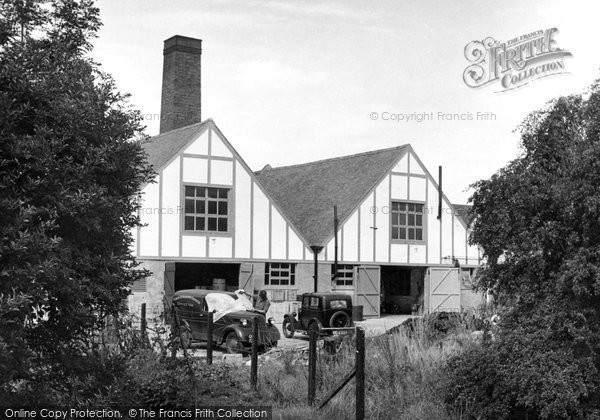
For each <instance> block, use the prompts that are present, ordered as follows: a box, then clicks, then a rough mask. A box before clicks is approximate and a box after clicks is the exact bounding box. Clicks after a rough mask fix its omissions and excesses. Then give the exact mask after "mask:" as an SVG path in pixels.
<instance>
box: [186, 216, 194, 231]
mask: <svg viewBox="0 0 600 420" xmlns="http://www.w3.org/2000/svg"><path fill="white" fill-rule="evenodd" d="M185 230H194V217H193V216H186V217H185Z"/></svg>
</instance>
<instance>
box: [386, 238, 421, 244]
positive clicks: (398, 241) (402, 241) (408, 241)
mask: <svg viewBox="0 0 600 420" xmlns="http://www.w3.org/2000/svg"><path fill="white" fill-rule="evenodd" d="M390 241H391V243H393V244H403V245H427V241H417V240H413V239H391V240H390Z"/></svg>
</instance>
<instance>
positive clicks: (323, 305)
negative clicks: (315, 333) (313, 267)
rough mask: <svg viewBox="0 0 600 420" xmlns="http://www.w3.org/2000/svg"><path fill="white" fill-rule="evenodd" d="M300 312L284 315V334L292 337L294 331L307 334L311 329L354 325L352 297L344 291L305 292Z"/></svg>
mask: <svg viewBox="0 0 600 420" xmlns="http://www.w3.org/2000/svg"><path fill="white" fill-rule="evenodd" d="M301 301H302V306H301V308H300V312H299V313H298V314H296V313H295V312H293V313H291V314H286V315H284V317H283V325H282V330H283V335H284V336H286V337H287V338H292V337H293V336H294V332H296V331H300V332H303V333H305V334H307V333H308V332H309V331H310V330H311V329H316V330H319V329H321V328H343V327H351V326H352V298H351V297H350V296H348V295H345V294H342V293H304V294H303V295H302V296H301Z"/></svg>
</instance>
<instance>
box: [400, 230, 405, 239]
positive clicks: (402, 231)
mask: <svg viewBox="0 0 600 420" xmlns="http://www.w3.org/2000/svg"><path fill="white" fill-rule="evenodd" d="M400 239H406V229H400Z"/></svg>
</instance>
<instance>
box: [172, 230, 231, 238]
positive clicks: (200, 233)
mask: <svg viewBox="0 0 600 420" xmlns="http://www.w3.org/2000/svg"><path fill="white" fill-rule="evenodd" d="M181 234H182V235H183V236H218V237H232V236H233V232H210V231H201V230H184V231H183V232H181Z"/></svg>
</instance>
